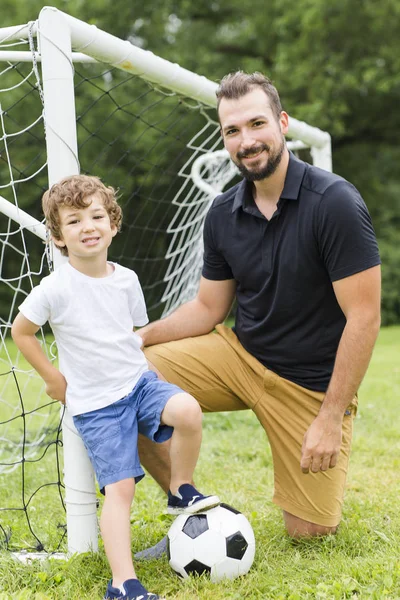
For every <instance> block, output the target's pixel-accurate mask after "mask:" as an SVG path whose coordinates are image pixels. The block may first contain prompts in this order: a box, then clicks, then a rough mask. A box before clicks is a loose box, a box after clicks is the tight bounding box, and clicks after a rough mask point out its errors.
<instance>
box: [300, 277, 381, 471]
mask: <svg viewBox="0 0 400 600" xmlns="http://www.w3.org/2000/svg"><path fill="white" fill-rule="evenodd" d="M333 289H334V291H335V294H336V298H337V301H338V303H339V305H340V307H341V309H342V311H343V313H344V315H345V317H346V326H345V328H344V330H343V334H342V337H341V340H340V343H339V347H338V351H337V354H336V360H335V366H334V369H333V373H332V378H331V381H330V383H329V387H328V390H327V392H326V394H325V398H324V401H323V403H322V405H321V409H320V411H319V414H318V416H317V417H316V419H315V420H314V421H313V423H312V424H311V426H310V427H309V429H308V430H307V432H306V434H305V436H304V440H303V448H302V458H301V462H300V466H301V469H302V471H303V473H308V472H309V470H311V471H312V472H314V473H316V472H317V471H319V470H321V471H326V470H327V469H328V468H332V467H334V466H335V465H336V462H337V458H338V455H339V451H340V446H341V442H342V421H343V415H344V412H345V410H346V409H347V407H348V406H349V404H350V403H351V401H352V399H353V398H354V396H355V394H356V393H357V390H358V388H359V386H360V384H361V381H362V379H363V377H364V375H365V373H366V371H367V368H368V364H369V361H370V358H371V355H372V350H373V347H374V344H375V341H376V338H377V336H378V332H379V327H380V298H381V296H380V291H381V275H380V267H379V266H376V267H372V268H371V269H367V270H366V271H362V272H361V273H357V274H355V275H351V276H350V277H346V278H344V279H341V280H339V281H335V282H334V283H333Z"/></svg>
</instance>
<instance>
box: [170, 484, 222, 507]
mask: <svg viewBox="0 0 400 600" xmlns="http://www.w3.org/2000/svg"><path fill="white" fill-rule="evenodd" d="M218 504H220V499H219V498H218V496H203V494H201V493H200V492H198V491H197V490H196V488H195V487H193V486H192V485H190V484H189V483H184V484H182V485H181V486H180V487H179V489H178V491H177V492H176V495H175V496H173V495H172V494H171V492H168V508H167V512H168V513H169V514H170V515H180V514H182V513H185V514H187V515H194V514H195V513H198V512H202V511H203V510H208V509H209V508H213V507H214V506H218Z"/></svg>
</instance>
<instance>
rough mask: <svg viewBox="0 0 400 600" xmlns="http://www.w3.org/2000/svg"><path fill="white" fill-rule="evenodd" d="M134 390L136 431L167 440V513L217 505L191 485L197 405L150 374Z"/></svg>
mask: <svg viewBox="0 0 400 600" xmlns="http://www.w3.org/2000/svg"><path fill="white" fill-rule="evenodd" d="M136 387H137V394H136V398H137V404H136V406H137V415H138V426H139V431H140V432H141V433H142V434H143V435H145V436H146V437H148V438H149V439H151V440H153V441H156V442H158V443H162V442H165V440H167V439H171V442H170V446H169V449H170V465H171V469H170V473H171V481H170V484H169V489H168V512H169V513H171V514H178V513H181V512H185V513H190V514H191V513H196V512H200V511H201V510H207V509H208V508H211V507H213V506H216V505H217V504H219V498H218V497H217V496H204V495H203V494H201V493H200V492H199V491H198V490H196V488H194V487H193V485H192V484H191V482H192V477H193V472H194V469H195V467H196V463H197V459H198V457H199V452H200V445H201V437H202V430H201V425H202V418H203V417H202V412H201V408H200V406H199V404H198V402H197V401H196V400H195V399H194V398H193V397H192V396H191V395H190V394H187V393H185V392H182V390H181V389H180V388H179V387H177V386H176V385H173V384H170V383H168V382H166V381H161V380H160V379H158V377H157V375H156V374H155V373H152V372H148V373H145V374H144V375H142V377H141V379H140V380H139V382H138V383H137V386H136Z"/></svg>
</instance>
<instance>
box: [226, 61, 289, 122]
mask: <svg viewBox="0 0 400 600" xmlns="http://www.w3.org/2000/svg"><path fill="white" fill-rule="evenodd" d="M255 87H259V88H261V89H262V90H264V92H265V94H266V95H267V97H268V99H269V101H270V105H271V109H272V112H273V113H274V116H275V117H276V119H279V117H280V114H281V112H282V105H281V100H280V98H279V94H278V90H277V89H276V87H275V86H274V85H273V84H272V82H271V80H270V79H268V77H265V75H263V74H262V73H259V72H257V71H256V72H255V73H244V71H236V72H235V73H228V75H225V77H223V78H222V79H221V83H220V84H219V86H218V89H217V91H216V95H217V110H218V109H219V105H220V102H221V100H222V98H226V99H227V100H237V99H238V98H241V97H242V96H245V95H246V94H248V93H249V92H251V91H252V90H253V89H254V88H255Z"/></svg>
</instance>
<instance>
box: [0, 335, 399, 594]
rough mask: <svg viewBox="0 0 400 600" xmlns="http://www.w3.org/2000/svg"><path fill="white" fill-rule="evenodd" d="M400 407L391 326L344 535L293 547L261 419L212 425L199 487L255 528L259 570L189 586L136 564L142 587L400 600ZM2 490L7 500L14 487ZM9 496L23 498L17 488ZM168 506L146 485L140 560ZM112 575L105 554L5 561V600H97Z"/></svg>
mask: <svg viewBox="0 0 400 600" xmlns="http://www.w3.org/2000/svg"><path fill="white" fill-rule="evenodd" d="M399 397H400V327H391V328H386V329H383V330H382V332H381V334H380V337H379V340H378V343H377V346H376V349H375V352H374V356H373V360H372V363H371V366H370V369H369V371H368V374H367V376H366V378H365V380H364V382H363V384H362V387H361V390H360V394H359V412H358V416H357V419H356V422H355V434H354V444H353V452H352V457H351V462H350V470H349V476H348V481H347V491H346V498H345V505H344V512H343V520H342V523H341V526H340V529H339V532H338V534H337V535H336V536H330V537H328V538H325V539H323V540H308V541H301V542H294V541H292V540H290V539H289V538H288V537H287V535H286V534H285V530H284V527H283V522H282V518H281V513H280V510H279V509H278V508H277V507H276V506H274V505H273V504H272V503H271V495H272V487H273V477H272V475H273V474H272V462H271V453H270V450H269V447H268V444H267V440H266V437H265V434H264V432H263V431H262V429H261V427H260V425H259V424H258V421H257V420H256V418H255V417H254V415H253V414H252V413H250V412H241V413H234V414H225V413H224V414H213V415H207V416H206V417H205V419H204V441H203V447H202V452H201V458H200V461H199V465H198V468H197V472H196V481H197V482H198V484H199V487H200V488H201V489H203V488H204V489H205V490H209V491H212V492H216V493H218V494H219V495H220V496H221V498H222V499H223V500H224V501H225V502H228V503H230V504H232V505H233V506H235V507H236V508H238V509H239V510H241V511H243V512H244V513H245V514H246V516H247V517H248V518H249V520H250V522H251V523H252V526H253V529H254V532H255V536H256V542H257V550H256V558H255V562H254V565H253V567H252V569H251V571H250V573H249V574H248V575H246V576H245V577H242V578H240V579H237V580H235V581H228V582H224V583H221V584H218V585H214V584H211V583H210V582H209V581H208V580H207V579H206V578H205V577H201V578H193V579H189V580H184V581H183V580H181V579H179V578H177V577H176V576H175V575H174V574H173V573H172V571H171V570H170V568H169V566H168V564H167V561H166V559H161V560H158V561H151V562H147V563H138V564H137V565H136V566H137V572H138V576H139V577H140V578H141V579H142V581H143V582H144V583H145V585H146V586H147V587H148V588H149V589H150V590H153V591H157V592H158V593H163V594H165V595H166V596H167V598H168V599H169V600H189V599H190V600H193V599H196V600H197V599H198V600H206V599H207V600H208V599H211V598H212V599H213V600H222V599H224V600H225V599H229V600H239V599H240V600H242V599H243V598H246V599H247V598H248V599H252V598H254V599H263V600H269V599H271V600H272V599H273V600H308V599H315V600H322V599H328V600H334V599H345V598H352V599H370V600H400V516H399V495H400V494H399V493H400V476H399V471H400V469H399V467H400V422H399V421H400V419H399V416H398V415H399V409H398V403H399ZM39 465H40V463H39ZM7 477H9V476H7ZM0 482H1V486H0V488H1V489H4V485H5V480H4V478H2V479H1V481H0ZM7 493H8V495H10V494H12V493H13V491H12V490H10V487H9V486H8V492H7ZM2 494H3V492H0V503H2V501H3V499H2ZM164 507H165V499H164V497H163V495H162V493H161V492H160V490H159V489H158V487H157V486H156V484H155V483H154V482H153V481H152V480H151V478H150V477H146V478H145V480H144V481H143V483H141V484H140V485H139V486H138V490H137V496H136V498H135V501H134V505H133V508H132V519H131V520H132V550H133V551H136V550H138V549H141V548H143V547H145V546H147V545H149V544H152V543H155V542H156V541H158V540H159V539H160V537H161V536H162V535H164V534H165V533H166V532H167V531H168V527H169V524H170V522H171V521H170V519H169V518H168V517H166V516H165V515H163V514H162V512H163V510H164ZM0 518H1V515H0ZM48 518H49V520H51V519H52V517H51V516H50V517H48ZM109 576H110V573H109V567H108V565H107V562H106V559H105V556H104V552H103V550H102V549H101V550H100V552H99V553H98V554H95V555H93V554H85V555H80V556H75V557H73V558H72V559H70V560H69V561H67V562H63V561H61V562H60V561H56V560H48V561H45V562H39V561H35V562H33V563H32V564H30V565H28V566H25V565H22V564H20V563H19V562H17V561H16V560H15V559H13V558H12V557H10V555H9V554H7V553H4V552H3V553H2V554H0V582H1V583H0V590H1V591H0V600H10V599H12V600H47V599H54V600H61V599H63V600H65V599H67V600H89V599H91V600H94V599H96V598H101V597H102V595H103V593H104V589H105V585H106V582H107V580H108V578H109Z"/></svg>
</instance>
